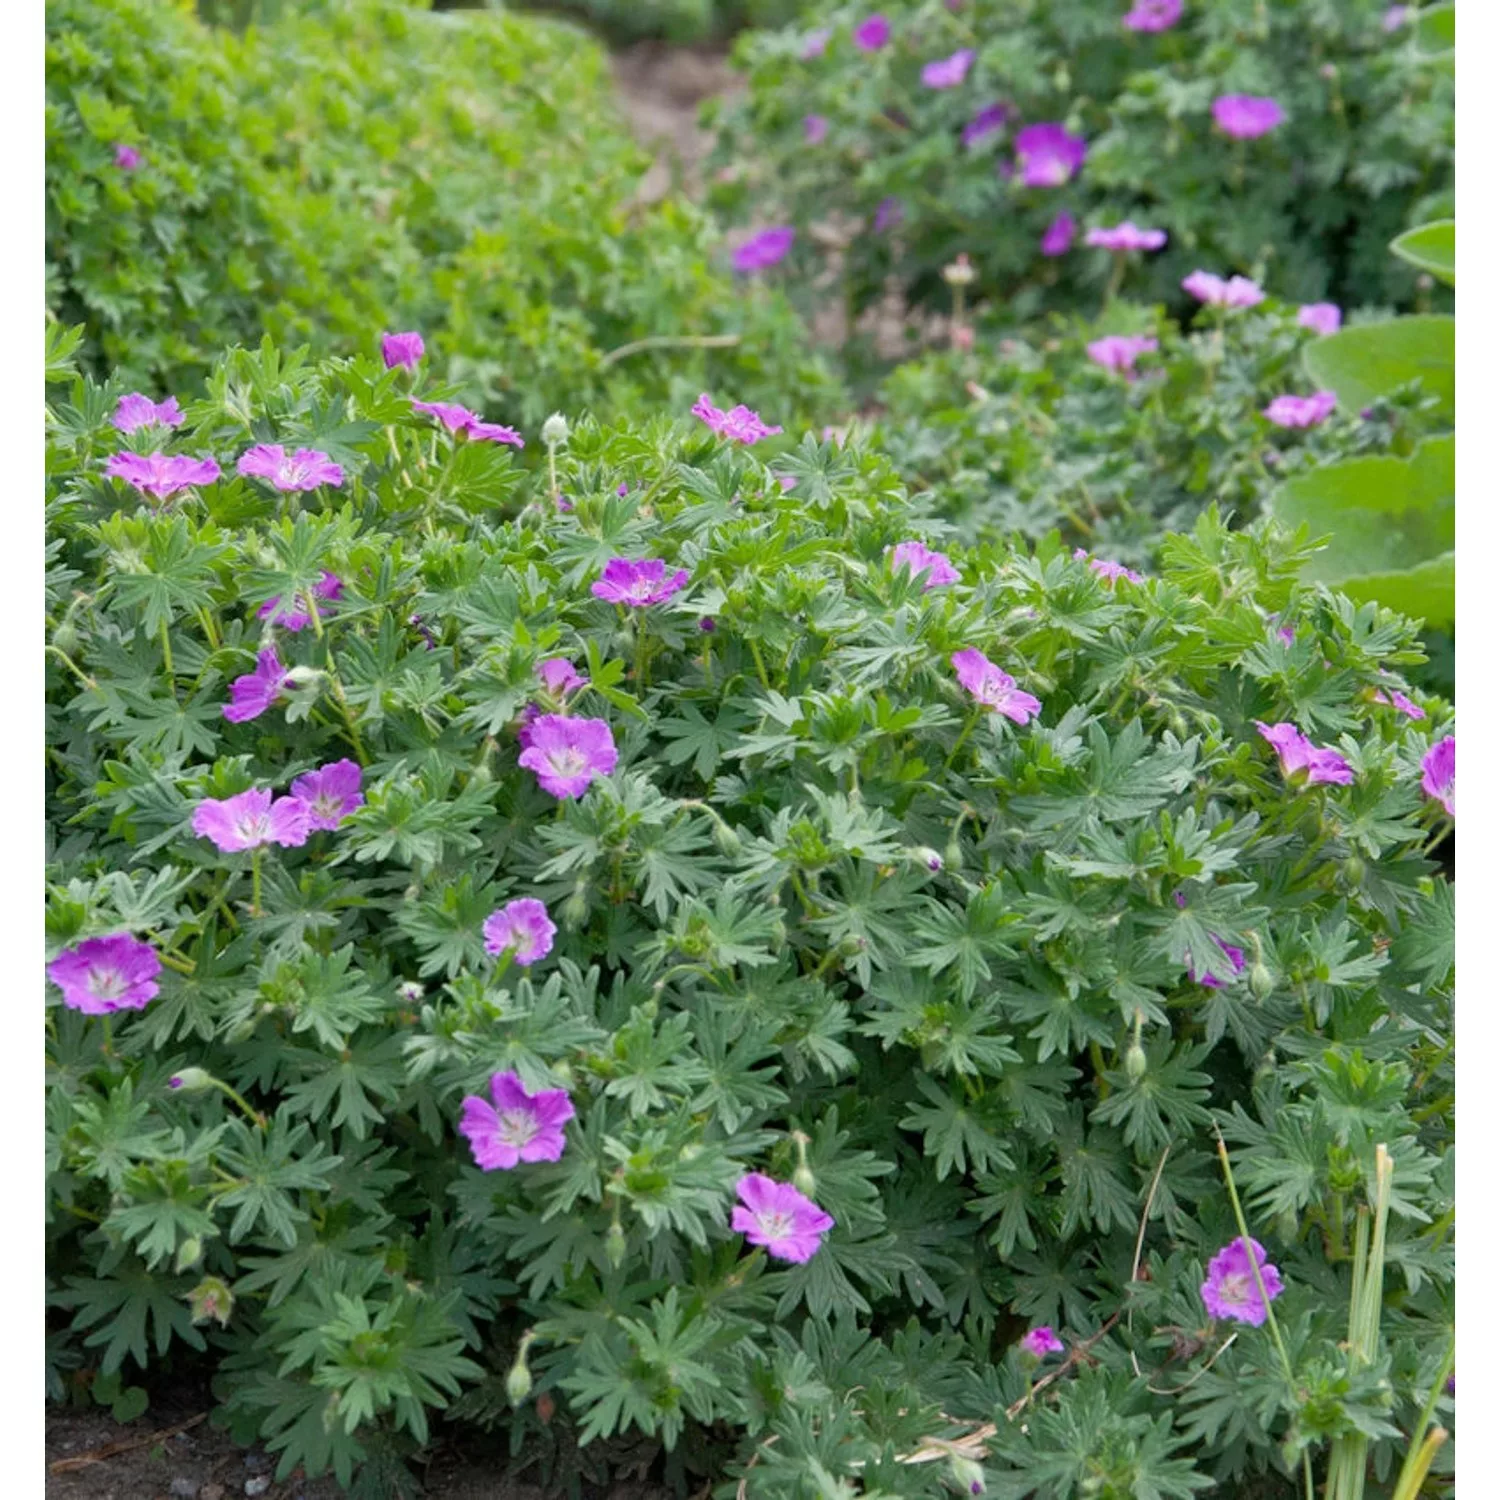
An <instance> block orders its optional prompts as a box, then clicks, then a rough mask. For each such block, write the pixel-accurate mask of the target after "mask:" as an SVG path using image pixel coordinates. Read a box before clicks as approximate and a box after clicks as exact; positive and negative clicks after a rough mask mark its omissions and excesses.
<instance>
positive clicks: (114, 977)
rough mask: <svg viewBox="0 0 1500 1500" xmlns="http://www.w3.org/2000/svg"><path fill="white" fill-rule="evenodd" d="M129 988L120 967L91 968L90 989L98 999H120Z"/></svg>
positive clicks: (90, 992)
mask: <svg viewBox="0 0 1500 1500" xmlns="http://www.w3.org/2000/svg"><path fill="white" fill-rule="evenodd" d="M129 988H130V986H129V985H128V984H126V982H125V976H124V975H123V974H121V973H120V971H119V970H118V969H95V968H91V969H90V970H89V981H88V991H89V994H91V995H92V996H93V997H94V999H96V1000H118V999H119V998H120V996H121V995H123V994H124V993H125V991H126V990H128V989H129Z"/></svg>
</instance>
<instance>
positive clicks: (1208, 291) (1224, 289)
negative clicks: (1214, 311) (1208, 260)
mask: <svg viewBox="0 0 1500 1500" xmlns="http://www.w3.org/2000/svg"><path fill="white" fill-rule="evenodd" d="M1182 289H1183V291H1185V292H1188V293H1190V294H1191V295H1192V296H1194V297H1196V298H1197V299H1198V300H1199V301H1200V302H1204V303H1207V304H1208V306H1210V307H1254V306H1255V304H1256V303H1257V302H1262V301H1264V300H1265V295H1266V294H1265V293H1264V292H1263V291H1262V290H1261V289H1260V288H1259V287H1258V286H1257V285H1256V284H1255V283H1254V282H1253V281H1251V280H1250V279H1249V277H1247V276H1231V277H1230V278H1229V279H1228V280H1227V281H1226V280H1225V279H1224V278H1223V277H1222V276H1215V275H1214V274H1213V273H1212V272H1211V271H1194V272H1193V273H1192V275H1191V276H1184V277H1183V278H1182Z"/></svg>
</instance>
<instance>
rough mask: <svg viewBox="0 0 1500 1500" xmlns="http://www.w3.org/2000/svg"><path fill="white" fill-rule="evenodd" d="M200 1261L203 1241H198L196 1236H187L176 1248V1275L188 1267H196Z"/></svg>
mask: <svg viewBox="0 0 1500 1500" xmlns="http://www.w3.org/2000/svg"><path fill="white" fill-rule="evenodd" d="M202 1259H203V1241H202V1240H200V1239H199V1238H198V1236H197V1235H196V1234H194V1235H189V1236H188V1238H187V1239H185V1240H184V1241H183V1242H182V1243H181V1244H180V1245H179V1246H178V1247H177V1270H178V1273H179V1274H180V1273H181V1272H183V1271H185V1270H187V1268H188V1267H189V1266H196V1265H197V1264H198V1262H199V1261H200V1260H202Z"/></svg>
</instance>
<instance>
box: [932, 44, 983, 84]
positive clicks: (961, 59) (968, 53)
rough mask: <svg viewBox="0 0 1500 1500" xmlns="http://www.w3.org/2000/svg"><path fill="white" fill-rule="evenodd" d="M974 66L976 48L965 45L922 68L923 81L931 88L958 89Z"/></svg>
mask: <svg viewBox="0 0 1500 1500" xmlns="http://www.w3.org/2000/svg"><path fill="white" fill-rule="evenodd" d="M973 66H974V49H973V48H972V47H964V48H961V49H960V50H959V51H957V52H955V53H954V54H953V55H952V56H951V57H945V58H943V59H942V61H941V62H930V63H928V64H927V66H926V67H924V68H923V69H922V82H923V83H925V84H926V85H927V87H928V88H930V89H956V88H957V87H958V86H959V85H960V84H961V83H962V82H963V81H964V79H965V78H967V77H968V76H969V69H970V68H971V67H973Z"/></svg>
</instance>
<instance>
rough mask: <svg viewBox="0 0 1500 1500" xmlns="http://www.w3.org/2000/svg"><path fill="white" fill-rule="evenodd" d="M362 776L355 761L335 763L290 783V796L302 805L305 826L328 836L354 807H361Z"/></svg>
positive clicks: (362, 800)
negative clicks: (304, 813) (303, 804)
mask: <svg viewBox="0 0 1500 1500" xmlns="http://www.w3.org/2000/svg"><path fill="white" fill-rule="evenodd" d="M363 774H364V772H363V771H362V769H361V768H360V765H359V763H358V761H352V760H335V761H331V762H329V764H328V765H326V766H319V767H318V769H317V770H316V771H308V772H307V773H306V774H305V775H302V776H299V777H298V778H297V779H296V780H295V781H294V782H293V783H292V796H294V797H299V798H301V800H302V801H303V802H304V803H305V804H306V806H307V826H308V827H309V828H321V829H324V830H325V831H327V832H332V830H333V829H335V828H337V827H338V826H339V824H340V823H342V822H343V821H344V819H345V818H347V817H348V816H349V814H350V813H352V812H353V811H354V809H355V808H356V807H363V806H364V805H365V797H364V793H363V792H361V791H360V789H359V783H360V778H361V777H362V776H363Z"/></svg>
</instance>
